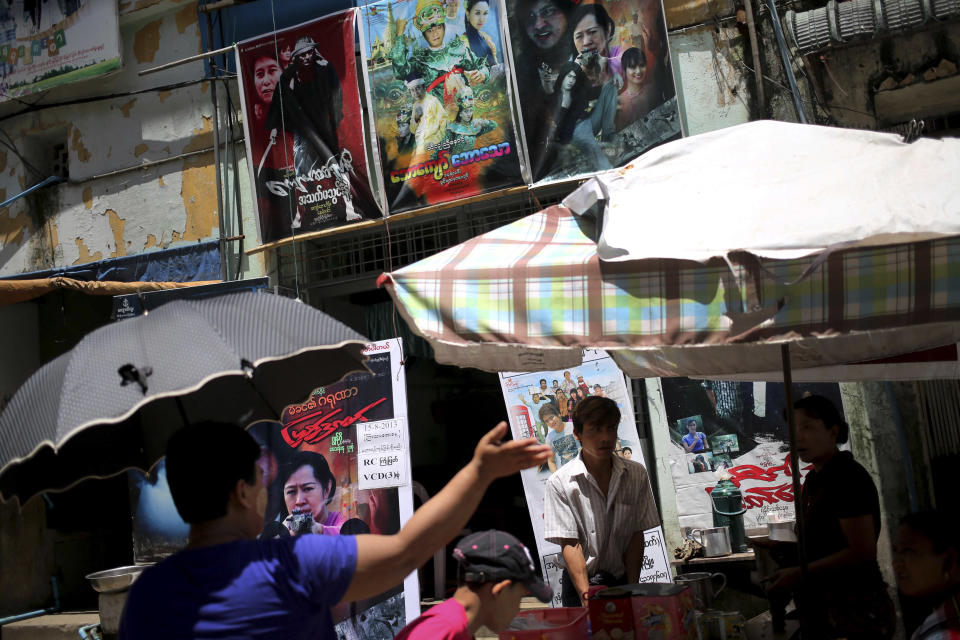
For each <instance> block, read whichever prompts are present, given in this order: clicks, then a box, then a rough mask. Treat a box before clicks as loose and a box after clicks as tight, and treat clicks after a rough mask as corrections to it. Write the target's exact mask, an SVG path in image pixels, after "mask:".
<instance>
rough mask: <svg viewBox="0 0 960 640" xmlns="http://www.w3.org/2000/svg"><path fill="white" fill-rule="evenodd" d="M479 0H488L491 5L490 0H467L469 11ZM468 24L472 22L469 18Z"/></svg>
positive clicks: (480, 0)
mask: <svg viewBox="0 0 960 640" xmlns="http://www.w3.org/2000/svg"><path fill="white" fill-rule="evenodd" d="M478 2H486V3H487V6H489V5H490V0H467V13H470V10H471V9H473V7H474V5H476V4H477V3H478ZM467 24H470V21H469V20H467Z"/></svg>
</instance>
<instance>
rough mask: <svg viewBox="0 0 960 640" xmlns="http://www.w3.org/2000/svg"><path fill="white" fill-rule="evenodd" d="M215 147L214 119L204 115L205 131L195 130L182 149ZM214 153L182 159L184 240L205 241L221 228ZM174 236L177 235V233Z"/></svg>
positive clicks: (191, 149)
mask: <svg viewBox="0 0 960 640" xmlns="http://www.w3.org/2000/svg"><path fill="white" fill-rule="evenodd" d="M212 144H213V120H212V119H211V118H209V117H207V116H203V128H201V129H194V130H193V137H192V138H191V139H190V142H188V143H187V144H186V146H185V147H184V148H183V152H184V153H190V152H192V151H200V150H202V149H207V148H209V147H210V146H211V145H212ZM215 180H216V174H215V169H214V165H213V152H212V151H210V152H208V153H202V154H200V155H196V156H192V157H189V158H184V159H183V173H182V175H181V186H180V196H181V197H182V198H183V207H184V209H186V212H187V223H186V225H185V226H184V230H183V240H204V239H207V238H209V237H210V236H211V235H213V230H214V229H216V228H218V226H219V225H218V221H217V197H216V191H215V190H214V189H211V188H210V187H211V186H212V185H213V184H214V183H215ZM174 235H177V234H176V232H174Z"/></svg>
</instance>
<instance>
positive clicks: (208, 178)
mask: <svg viewBox="0 0 960 640" xmlns="http://www.w3.org/2000/svg"><path fill="white" fill-rule="evenodd" d="M120 31H121V40H122V43H123V44H122V46H123V54H122V55H123V59H124V68H123V70H122V71H120V72H118V73H116V74H114V75H113V76H110V77H108V78H106V79H102V80H92V81H88V82H85V83H79V84H75V85H69V86H67V87H62V88H58V89H55V90H52V91H50V92H49V93H48V94H46V96H45V98H44V100H43V102H44V103H58V102H63V101H69V100H75V99H80V98H89V97H92V96H103V95H111V94H118V93H126V92H130V91H137V90H142V89H149V88H152V87H159V86H167V85H172V84H177V83H182V82H190V81H195V80H198V79H200V78H202V77H203V76H204V73H205V72H204V66H203V64H202V63H201V62H193V63H190V64H186V65H182V66H179V67H175V68H173V69H169V70H166V71H162V72H159V73H156V74H151V75H147V76H143V77H141V76H139V75H138V72H139V71H140V70H142V69H147V68H150V67H155V66H158V65H160V64H163V63H165V62H169V61H173V60H177V59H181V58H184V57H187V56H190V55H194V54H196V53H199V52H200V51H201V39H200V23H199V21H198V19H197V10H196V2H179V3H178V2H151V1H148V0H141V1H140V2H130V3H121V27H120ZM222 95H223V91H221V96H222ZM221 104H222V105H223V104H224V103H223V102H221ZM233 104H234V106H236V107H239V101H238V100H236V99H234V102H233ZM4 106H5V107H6V111H7V112H9V111H11V107H10V106H9V105H4ZM212 114H213V106H212V102H211V98H210V86H209V84H208V83H206V82H201V83H193V84H189V85H187V86H183V87H178V88H172V89H170V90H161V91H148V92H146V93H142V94H138V95H131V96H123V97H118V98H113V99H109V100H96V101H92V102H86V103H82V104H73V105H69V106H63V107H55V108H49V109H45V110H43V111H38V112H34V113H30V114H25V115H20V116H15V117H13V118H10V119H8V120H6V121H5V122H0V128H3V129H4V130H5V131H6V132H7V133H9V134H10V136H11V137H12V138H13V140H14V141H15V142H16V145H17V147H18V148H19V149H20V151H21V153H22V154H24V155H25V156H26V157H28V158H30V157H34V156H36V155H38V154H39V153H40V152H42V151H46V150H47V149H48V147H49V145H50V144H51V143H53V142H58V141H62V142H65V143H66V144H67V148H68V150H69V168H70V169H69V177H70V181H69V183H67V184H63V185H60V186H58V187H54V188H51V189H47V190H45V191H46V193H45V194H44V196H43V198H42V201H41V202H39V203H38V202H37V201H36V199H31V198H24V199H22V200H19V201H17V202H16V203H14V204H13V205H11V206H10V207H7V208H5V209H0V274H2V275H7V274H15V273H22V272H26V271H32V270H37V269H44V268H50V267H63V266H69V265H74V264H81V263H85V262H90V261H95V260H100V259H104V258H112V257H120V256H125V255H130V254H135V253H140V252H144V251H150V250H155V249H159V248H166V247H169V246H175V245H177V244H182V243H192V242H196V241H198V240H208V239H215V238H217V237H219V228H218V217H217V198H216V191H215V188H214V184H215V182H214V180H215V168H214V164H213V153H212V151H209V150H210V149H211V148H212V146H213V134H212V132H213V118H212ZM221 116H223V113H221ZM197 152H202V153H197ZM181 154H191V155H189V156H187V157H183V158H178V157H177V156H180V155H181ZM238 154H239V155H240V157H241V158H243V155H244V154H243V150H242V147H241V148H239V149H238ZM165 160H169V161H167V162H162V163H161V164H157V165H154V166H151V167H149V168H146V169H137V170H135V171H129V172H122V173H118V174H115V175H110V176H107V177H103V176H104V174H110V173H112V172H117V171H121V170H123V169H127V168H130V167H136V166H137V165H140V164H142V163H145V162H158V161H165ZM240 168H241V171H240V175H241V176H244V177H245V176H246V175H247V171H246V167H245V165H243V164H242V163H241V165H240ZM37 181H38V177H37V176H35V175H33V174H32V173H31V172H29V171H28V170H27V169H26V168H25V167H24V165H23V163H22V162H21V161H20V159H19V158H17V157H16V155H14V154H13V153H10V152H5V153H0V198H4V199H5V198H7V197H9V196H11V195H14V194H16V193H19V192H20V191H22V190H23V189H24V188H25V187H27V186H29V185H31V184H34V183H35V182H37ZM244 182H246V180H244ZM242 204H244V205H245V206H244V209H245V212H246V215H247V218H246V220H245V224H244V228H245V229H247V235H248V239H247V244H248V246H249V245H251V244H253V243H254V241H255V235H256V225H255V223H254V221H253V215H252V206H251V201H250V198H249V195H246V196H245V201H244V202H243V203H242ZM228 215H229V216H230V217H231V223H230V224H229V225H227V229H226V231H227V234H229V235H239V234H240V233H242V231H241V230H240V229H239V225H238V224H237V223H236V222H235V221H234V220H233V219H232V218H235V214H233V213H232V212H228ZM235 260H236V257H235V256H231V261H232V262H234V261H235ZM253 269H254V272H255V273H254V275H257V274H259V273H260V272H262V263H261V262H260V261H259V260H255V261H254V265H253ZM234 277H235V276H234Z"/></svg>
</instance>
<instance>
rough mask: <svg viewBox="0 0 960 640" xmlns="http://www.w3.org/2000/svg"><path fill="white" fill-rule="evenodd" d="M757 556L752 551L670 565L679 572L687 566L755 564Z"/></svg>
mask: <svg viewBox="0 0 960 640" xmlns="http://www.w3.org/2000/svg"><path fill="white" fill-rule="evenodd" d="M756 559H757V556H756V554H755V553H754V552H753V550H752V549H751V550H750V551H746V552H744V553H731V554H730V555H728V556H717V557H715V558H690V559H689V560H671V561H670V564H671V565H672V566H674V567H677V568H678V569H677V570H678V571H680V570H681V568H682V567H685V566H687V565H702V564H718V563H723V562H755V561H756Z"/></svg>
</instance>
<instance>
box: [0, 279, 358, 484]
mask: <svg viewBox="0 0 960 640" xmlns="http://www.w3.org/2000/svg"><path fill="white" fill-rule="evenodd" d="M365 344H366V339H365V338H364V337H363V336H361V335H360V334H358V333H356V332H355V331H353V330H351V329H350V328H348V327H346V326H345V325H343V324H341V323H340V322H338V321H336V320H334V319H332V318H330V317H329V316H327V315H326V314H324V313H321V312H320V311H317V310H316V309H314V308H312V307H310V306H308V305H305V304H301V303H300V302H297V301H295V300H290V299H287V298H284V297H281V296H277V295H272V294H268V293H236V294H230V295H224V296H220V297H215V298H207V299H203V300H178V301H174V302H170V303H168V304H165V305H163V306H162V307H160V308H158V309H155V310H153V311H151V312H150V313H149V314H145V315H142V316H139V317H136V318H131V319H129V320H122V321H120V322H117V323H115V324H112V325H109V326H106V327H102V328H100V329H97V330H96V331H93V332H92V333H90V334H89V335H87V336H86V337H84V339H83V340H81V341H80V343H78V344H77V346H76V347H74V348H73V349H72V350H70V351H69V352H67V353H65V354H63V355H62V356H60V357H59V358H57V359H56V360H53V361H52V362H49V363H48V364H46V365H45V366H44V367H42V368H41V369H40V370H39V371H37V372H36V373H35V374H34V375H33V376H32V377H30V379H29V380H27V381H26V382H25V383H24V384H23V386H22V387H21V388H20V389H19V390H18V391H17V393H16V394H15V395H14V396H13V398H12V399H11V400H10V403H9V405H7V407H6V409H5V410H4V411H3V412H2V413H0V498H2V499H3V500H10V499H11V498H14V497H16V498H17V499H18V500H19V501H20V502H21V503H23V502H25V501H26V500H28V499H29V498H30V497H32V496H34V495H36V494H38V493H41V492H43V491H55V490H60V489H65V488H68V487H70V486H72V485H74V484H76V483H77V482H79V481H81V480H83V479H85V478H91V477H107V476H111V475H114V474H116V473H119V472H121V471H123V470H124V469H129V468H138V469H143V470H149V468H150V467H151V466H152V465H153V464H154V463H156V462H157V460H159V459H160V458H161V457H162V456H163V455H164V453H165V449H166V442H167V438H168V437H169V436H170V435H171V434H172V433H173V432H174V431H176V430H177V429H179V428H180V427H181V426H183V425H184V424H185V423H187V422H199V421H202V420H219V421H225V422H235V423H238V424H249V423H250V422H252V421H254V420H258V419H264V418H273V419H276V418H277V417H278V416H279V415H280V412H281V411H282V410H283V408H284V407H285V406H286V405H288V404H291V403H295V402H301V401H303V400H304V399H305V398H307V397H308V396H309V394H310V392H311V391H312V390H313V389H315V388H316V387H320V386H323V385H325V384H330V383H332V382H336V381H337V380H340V379H341V378H342V377H343V376H345V375H347V374H348V373H351V372H354V371H362V370H365V366H364V364H363V361H364V356H363V355H362V352H363V349H364V346H365ZM210 454H211V455H217V453H216V452H215V451H211V452H210Z"/></svg>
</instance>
